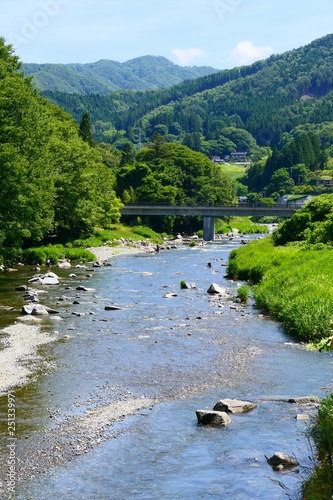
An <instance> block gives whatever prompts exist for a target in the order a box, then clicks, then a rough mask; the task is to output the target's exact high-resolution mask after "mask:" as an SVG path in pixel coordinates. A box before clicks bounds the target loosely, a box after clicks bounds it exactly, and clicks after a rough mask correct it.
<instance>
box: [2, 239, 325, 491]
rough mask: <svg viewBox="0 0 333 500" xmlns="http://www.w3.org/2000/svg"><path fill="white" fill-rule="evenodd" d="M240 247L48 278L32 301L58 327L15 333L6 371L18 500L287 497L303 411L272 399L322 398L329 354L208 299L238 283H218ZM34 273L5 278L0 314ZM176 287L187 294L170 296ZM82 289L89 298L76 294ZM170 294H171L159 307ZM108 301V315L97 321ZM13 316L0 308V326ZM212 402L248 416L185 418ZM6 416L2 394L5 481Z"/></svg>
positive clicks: (300, 445) (252, 310)
mask: <svg viewBox="0 0 333 500" xmlns="http://www.w3.org/2000/svg"><path fill="white" fill-rule="evenodd" d="M238 244H239V242H238V241H226V240H224V241H216V242H214V243H211V244H207V245H206V246H205V247H196V248H188V247H187V248H179V249H177V250H171V251H161V252H160V253H158V254H156V255H146V254H137V255H126V256H118V257H116V258H114V259H113V260H112V267H103V268H100V269H94V270H90V271H87V270H74V272H76V274H77V277H76V278H74V279H73V278H72V279H70V278H69V277H68V275H69V273H70V272H73V269H72V270H70V271H68V270H59V271H58V270H55V272H56V273H57V274H58V275H59V276H60V278H61V283H60V285H59V286H57V287H54V288H50V287H49V288H48V289H47V294H45V295H44V296H43V295H42V296H41V299H40V300H41V302H43V303H45V304H47V305H49V306H52V307H56V308H58V309H59V311H60V314H59V316H60V317H61V320H60V318H53V317H52V316H50V317H48V318H47V319H46V320H43V323H42V324H41V325H40V326H37V327H36V326H28V327H26V328H28V330H29V329H31V328H32V329H33V331H34V332H35V329H36V328H38V333H37V337H36V338H38V339H40V340H39V341H36V339H35V344H34V349H31V350H30V351H29V349H28V351H27V353H26V354H25V358H24V360H23V361H22V360H21V361H20V362H19V363H17V360H16V364H15V366H16V369H17V370H18V371H17V373H16V375H17V376H18V377H21V380H20V382H21V383H22V386H21V387H17V388H16V389H13V390H12V392H14V395H15V405H16V406H15V411H16V428H15V437H16V438H17V441H16V442H15V443H16V448H15V453H16V471H15V474H16V485H15V488H16V497H15V498H19V499H38V500H40V499H74V498H75V499H77V498H80V499H117V500H118V499H129V498H130V499H132V498H133V499H136V498H140V499H141V498H142V499H157V498H170V499H171V498H172V499H175V498H177V499H223V498H225V497H229V498H232V499H235V500H242V499H253V498H258V499H273V498H285V494H286V492H288V494H289V495H290V497H291V498H296V496H297V491H298V488H299V486H300V483H301V481H302V480H303V479H304V477H305V476H306V474H307V473H308V471H309V467H311V460H310V458H309V455H311V452H310V449H309V444H308V440H307V437H306V430H307V423H306V422H303V421H297V420H296V418H295V417H296V415H297V414H299V413H306V411H307V409H306V408H304V407H303V406H302V405H299V406H298V405H292V404H289V403H283V402H274V401H271V399H279V398H289V397H297V396H308V395H314V396H319V397H324V396H325V392H326V390H329V389H330V388H331V387H330V383H331V381H332V365H333V357H332V354H330V353H316V352H309V351H307V350H306V348H305V346H303V345H300V344H297V343H295V342H294V341H293V340H292V339H290V338H288V337H287V336H286V335H285V333H284V332H283V329H282V328H281V327H280V326H279V325H278V324H277V323H276V322H274V321H273V320H271V319H270V318H267V317H264V316H263V315H262V314H260V312H259V311H258V310H257V309H256V307H255V304H254V301H253V299H250V300H249V303H248V304H247V305H246V306H242V305H240V304H236V306H237V309H235V308H234V303H233V302H232V301H224V302H221V301H219V300H216V298H214V297H211V296H210V295H209V294H208V293H207V289H208V287H209V286H210V284H211V283H213V282H215V283H219V284H220V285H222V286H224V287H226V288H228V290H229V291H230V293H231V294H235V293H236V289H237V286H238V285H239V283H236V282H230V281H228V280H226V279H225V278H224V275H225V271H226V267H225V266H226V263H227V260H228V255H229V252H230V250H231V249H232V248H235V247H237V245H238ZM208 261H209V262H211V264H212V266H211V268H208V267H207V262H208ZM32 274H33V272H32V271H30V270H29V269H27V268H23V269H21V270H19V271H18V272H17V273H13V274H10V276H8V275H7V276H2V277H1V278H0V304H1V305H2V306H3V305H5V306H8V305H14V307H15V311H17V310H18V309H19V308H20V307H21V305H22V303H23V300H22V294H20V293H18V292H13V289H14V288H15V286H16V285H17V284H23V283H25V284H26V283H27V280H28V279H29V278H30V277H31V276H32ZM87 275H88V276H89V277H88V278H87V277H86V276H87ZM181 280H185V281H187V282H194V283H195V284H196V287H197V288H196V289H195V290H180V282H181ZM82 284H83V285H85V286H87V287H89V288H93V289H94V290H95V291H94V292H93V291H88V292H82V291H78V290H77V289H76V288H77V286H78V285H82ZM167 292H176V293H177V296H175V297H172V298H169V299H166V298H164V295H165V293H167ZM60 298H61V300H59V299H60ZM74 301H75V302H76V304H73V302H74ZM110 305H112V306H117V307H119V310H113V311H106V310H105V306H110ZM230 306H231V307H230ZM15 311H5V312H3V314H2V326H5V324H4V323H5V322H6V323H11V322H12V321H14V319H15V314H16V315H17V312H15ZM73 313H74V314H73ZM29 335H30V334H29ZM29 335H28V334H27V338H30V337H29ZM38 336H40V337H38ZM31 338H32V337H31ZM13 339H14V334H13V331H11V330H9V331H8V330H5V331H4V332H3V333H2V334H0V340H1V341H2V348H0V359H3V360H4V359H5V356H4V353H6V349H12V350H13V345H14V344H13V342H14V340H13ZM16 342H17V343H20V345H22V339H18V340H16ZM7 352H8V353H9V352H10V351H7ZM1 355H2V356H3V357H2V358H1ZM8 357H10V356H7V358H8ZM19 367H21V368H20V369H19ZM24 369H25V370H26V371H25V372H24ZM20 370H23V371H22V373H21V371H20ZM222 398H237V399H245V400H250V401H254V402H255V403H256V404H257V405H258V408H256V409H255V410H253V411H252V412H250V413H247V414H244V415H233V416H232V423H231V425H230V426H228V427H225V428H211V427H202V426H198V425H197V420H196V415H195V411H196V410H197V409H212V408H213V406H214V404H215V403H216V402H217V401H218V400H220V399H222ZM7 407H8V398H7V393H6V394H5V395H4V396H2V397H1V400H0V411H1V417H2V419H1V420H2V424H1V443H0V444H1V447H2V450H3V453H2V456H1V458H0V460H1V473H2V476H0V483H1V482H2V484H3V485H4V484H5V485H6V477H5V474H6V456H7V454H8V451H7V448H6V445H7V443H8V429H7V422H6V420H7ZM110 423H112V424H113V425H111V426H110ZM276 451H282V452H284V453H288V454H292V455H295V456H296V458H297V459H298V461H299V463H300V467H299V468H298V472H289V473H277V472H275V471H273V470H272V468H271V467H270V466H269V465H268V464H267V461H266V459H265V455H266V456H271V455H272V454H273V453H274V452H276ZM0 489H1V488H0ZM3 491H4V492H3V494H4V495H6V490H3ZM4 498H6V496H4ZM8 498H9V496H8Z"/></svg>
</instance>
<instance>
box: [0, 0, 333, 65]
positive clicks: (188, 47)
mask: <svg viewBox="0 0 333 500" xmlns="http://www.w3.org/2000/svg"><path fill="white" fill-rule="evenodd" d="M332 19H333V2H332V0H316V1H314V0H311V1H308V0H273V1H271V2H270V1H269V0H168V1H164V2H163V1H162V2H157V1H156V0H154V1H153V0H141V1H138V0H117V1H115V0H111V1H110V0H109V1H107V0H1V18H0V36H3V37H4V38H5V40H6V42H8V43H12V44H13V46H14V48H15V51H16V54H17V55H18V56H19V57H20V59H21V60H22V61H23V62H35V63H46V62H50V63H75V62H78V63H88V62H94V61H98V60H100V59H112V60H116V61H121V62H123V61H126V60H129V59H133V58H134V57H139V56H143V55H160V56H164V57H167V58H168V59H170V60H171V61H173V62H175V63H177V64H180V65H191V66H193V65H197V66H203V65H206V66H213V67H215V68H221V69H224V68H231V67H234V66H239V65H242V64H251V63H252V62H254V61H255V60H258V59H263V58H266V57H268V56H269V55H271V54H272V53H282V52H285V51H287V50H291V49H294V48H298V47H300V46H302V45H305V44H307V43H310V42H311V41H312V40H314V39H316V38H320V37H322V36H325V35H327V34H328V33H331V32H333V27H332Z"/></svg>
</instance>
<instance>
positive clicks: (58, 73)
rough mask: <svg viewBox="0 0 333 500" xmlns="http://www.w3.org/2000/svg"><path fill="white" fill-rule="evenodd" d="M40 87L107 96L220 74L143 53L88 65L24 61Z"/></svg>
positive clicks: (168, 85) (210, 69)
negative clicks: (123, 58)
mask: <svg viewBox="0 0 333 500" xmlns="http://www.w3.org/2000/svg"><path fill="white" fill-rule="evenodd" d="M23 70H24V72H25V75H26V76H33V77H34V82H35V85H36V87H38V88H39V89H40V90H50V91H59V92H66V93H69V94H81V95H87V94H100V95H107V94H109V93H110V92H114V91H117V90H157V89H163V88H166V87H171V86H173V85H176V84H177V83H180V82H182V81H184V80H192V79H195V78H199V77H201V76H206V75H210V74H213V73H217V72H218V71H219V70H217V69H215V68H211V67H209V66H193V67H190V66H187V67H182V66H178V65H176V64H174V63H172V62H171V61H169V60H168V59H166V58H165V57H161V56H143V57H138V58H135V59H131V60H130V61H126V62H124V63H120V62H117V61H111V60H105V59H102V60H100V61H98V62H95V63H87V64H23Z"/></svg>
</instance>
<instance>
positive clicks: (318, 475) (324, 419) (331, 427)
mask: <svg viewBox="0 0 333 500" xmlns="http://www.w3.org/2000/svg"><path fill="white" fill-rule="evenodd" d="M310 434H311V435H312V437H313V439H314V441H315V443H316V447H317V451H318V458H319V460H320V465H317V466H316V467H315V470H314V473H313V475H312V477H311V478H310V479H309V480H308V481H307V482H306V483H305V484H304V486H303V497H302V498H303V499H304V500H317V499H321V500H326V499H327V500H331V498H332V495H333V395H332V394H327V395H326V398H325V399H323V400H322V403H321V406H320V408H319V411H318V416H317V421H316V423H315V425H314V426H313V427H312V428H311V430H310Z"/></svg>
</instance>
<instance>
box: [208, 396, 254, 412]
mask: <svg viewBox="0 0 333 500" xmlns="http://www.w3.org/2000/svg"><path fill="white" fill-rule="evenodd" d="M254 408H257V405H255V404H253V403H250V402H249V401H238V400H237V399H221V401H218V402H217V403H216V405H215V406H214V410H215V411H224V412H226V413H247V412H249V411H251V410H253V409H254Z"/></svg>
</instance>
